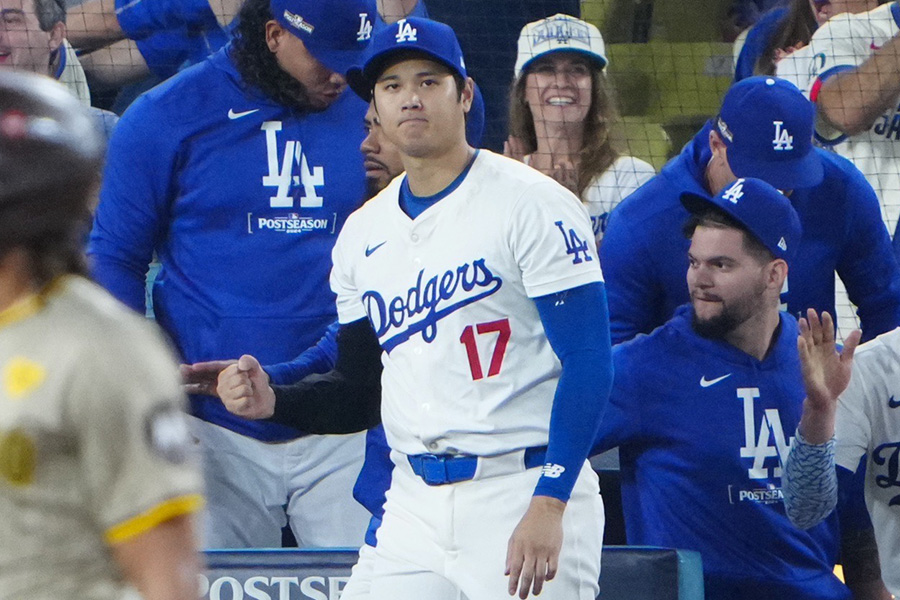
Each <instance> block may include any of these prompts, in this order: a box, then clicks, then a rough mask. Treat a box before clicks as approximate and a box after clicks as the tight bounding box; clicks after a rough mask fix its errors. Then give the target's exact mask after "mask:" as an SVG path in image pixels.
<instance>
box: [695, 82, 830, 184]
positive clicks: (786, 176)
mask: <svg viewBox="0 0 900 600" xmlns="http://www.w3.org/2000/svg"><path fill="white" fill-rule="evenodd" d="M815 112H816V111H815V107H814V106H813V105H812V103H811V102H810V101H809V100H807V99H806V98H805V97H804V96H803V94H802V93H801V92H800V90H799V89H797V87H796V86H795V85H794V84H792V83H790V82H789V81H786V80H784V79H778V78H777V77H748V78H746V79H742V80H741V81H739V82H737V83H736V84H734V85H733V86H731V88H730V89H729V90H728V92H727V93H726V94H725V98H724V100H723V101H722V108H721V109H720V111H719V116H718V117H716V119H715V122H714V123H713V127H714V129H715V130H716V131H717V132H718V133H719V136H720V137H721V138H722V140H723V141H724V142H725V145H726V146H727V147H728V165H729V166H730V167H731V170H732V172H733V173H734V174H735V175H737V176H738V177H757V178H759V179H762V180H763V181H765V182H767V183H769V184H771V185H773V186H775V187H776V188H778V189H780V190H793V189H796V188H808V187H813V186H815V185H818V184H819V183H820V182H821V181H822V178H823V177H824V169H823V167H822V160H821V159H820V158H819V156H818V155H817V154H816V152H815V148H814V147H813V143H812V139H813V128H814V119H815Z"/></svg>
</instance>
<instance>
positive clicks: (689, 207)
mask: <svg viewBox="0 0 900 600" xmlns="http://www.w3.org/2000/svg"><path fill="white" fill-rule="evenodd" d="M681 203H683V209H684V212H685V213H686V214H688V213H690V214H689V216H688V217H685V220H686V224H685V226H684V235H685V236H686V239H687V241H688V243H689V249H688V251H687V252H685V255H686V258H687V262H688V266H687V267H686V268H685V270H684V271H683V272H682V274H681V277H682V279H683V280H684V281H685V283H686V287H687V288H688V290H689V291H690V303H689V304H686V305H684V306H682V307H679V308H678V310H677V312H676V313H675V316H674V317H672V318H671V319H670V320H669V321H668V322H666V323H665V324H664V325H662V326H661V327H658V328H657V329H656V330H654V331H653V333H651V334H650V335H639V336H637V337H636V338H635V339H633V340H631V341H629V342H625V343H623V344H619V345H618V346H616V347H615V348H614V350H613V361H614V362H613V364H614V368H615V373H616V376H615V379H614V382H613V389H612V392H611V393H610V397H609V408H608V410H607V413H606V415H604V418H603V422H602V423H601V426H600V433H599V435H598V446H597V448H596V449H597V450H607V449H609V448H613V447H619V455H620V460H621V472H622V500H623V502H622V505H623V508H624V513H625V525H626V533H627V537H628V543H629V544H633V545H649V546H664V547H672V548H684V549H688V550H696V551H698V552H699V553H700V555H701V557H702V559H703V574H704V583H705V594H706V598H707V599H708V600H743V599H746V600H750V599H752V598H792V599H794V600H839V599H840V600H848V599H849V598H851V597H852V595H851V593H850V590H849V589H847V588H846V587H845V586H844V585H843V584H842V583H841V582H840V581H839V580H838V579H837V578H836V577H835V576H834V574H833V573H832V564H833V563H832V561H833V549H834V543H833V538H832V535H833V531H832V529H830V526H829V524H822V525H819V526H817V527H815V528H813V529H810V530H808V531H804V530H801V529H798V528H796V527H794V526H793V525H792V524H791V522H790V521H789V520H788V517H787V515H786V514H785V508H784V501H783V496H782V491H781V477H782V469H781V464H782V461H783V460H785V459H786V458H787V455H788V450H789V448H790V445H791V443H792V442H793V436H792V433H793V432H794V430H795V428H796V427H797V424H798V423H799V421H800V415H801V408H802V406H803V397H804V395H805V393H804V389H803V380H802V377H801V374H800V359H799V355H798V353H797V335H798V325H797V320H796V319H795V318H794V317H792V316H791V315H789V314H787V313H785V312H783V311H779V304H780V299H779V295H780V292H781V290H782V287H783V285H784V282H785V281H786V280H787V279H789V278H790V275H791V272H792V269H793V264H794V261H795V260H796V259H797V252H798V251H800V249H801V248H802V239H803V235H804V234H805V232H803V231H802V230H801V226H800V218H799V217H798V215H797V211H795V210H794V208H793V207H792V206H791V202H790V201H789V200H788V198H786V197H785V196H784V195H782V194H781V193H780V192H779V191H778V190H776V189H774V188H773V187H772V186H770V185H768V184H766V183H765V182H763V181H761V180H759V179H751V178H747V179H738V180H736V181H734V182H733V183H731V184H730V185H729V186H727V187H725V188H724V189H723V190H722V191H721V193H719V194H718V195H716V196H715V197H714V198H712V199H710V198H708V197H707V196H705V195H699V194H691V193H687V194H684V195H682V197H681ZM603 243H604V244H606V243H607V242H606V241H605V240H604V242H603ZM685 274H686V276H685ZM834 519H835V517H834V516H832V517H831V521H832V524H833V523H834Z"/></svg>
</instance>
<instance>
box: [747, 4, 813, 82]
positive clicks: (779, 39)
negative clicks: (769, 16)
mask: <svg viewBox="0 0 900 600" xmlns="http://www.w3.org/2000/svg"><path fill="white" fill-rule="evenodd" d="M818 27H819V24H818V23H817V22H816V15H815V14H813V11H812V7H810V5H809V0H792V2H791V6H790V8H788V12H787V14H786V15H785V16H784V17H783V18H782V19H781V20H780V21H779V22H778V25H777V26H776V27H775V31H773V32H772V35H771V36H769V39H768V40H766V45H765V46H764V47H763V51H762V53H761V54H760V55H759V58H757V59H756V64H755V65H754V66H753V72H754V73H755V74H756V75H774V74H775V53H776V52H777V51H778V50H782V49H784V48H791V47H793V46H797V45H803V46H805V45H806V44H808V43H809V41H810V40H811V39H812V36H813V33H815V31H816V29H818Z"/></svg>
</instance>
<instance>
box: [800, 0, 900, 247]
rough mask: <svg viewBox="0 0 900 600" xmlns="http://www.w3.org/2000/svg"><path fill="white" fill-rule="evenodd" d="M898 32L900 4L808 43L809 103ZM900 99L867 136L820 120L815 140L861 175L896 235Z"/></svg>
mask: <svg viewBox="0 0 900 600" xmlns="http://www.w3.org/2000/svg"><path fill="white" fill-rule="evenodd" d="M898 31H900V5H898V4H897V2H890V3H888V4H883V5H882V6H879V7H878V8H876V9H875V10H872V11H869V12H867V13H862V14H857V15H854V14H850V13H846V14H842V15H837V16H836V17H834V18H832V19H831V20H830V21H828V23H826V24H825V25H823V26H822V27H821V28H820V29H819V30H818V31H816V33H815V34H814V35H813V38H812V41H811V42H810V55H811V59H810V61H811V62H810V64H809V72H810V74H811V75H812V76H811V77H810V78H809V89H808V92H809V98H810V100H812V101H813V102H815V101H816V99H817V98H818V92H819V89H820V88H821V86H822V84H823V82H824V81H826V80H827V79H828V78H829V77H830V76H832V75H836V74H839V73H840V72H841V71H846V70H849V69H853V68H856V67H858V66H859V65H861V64H862V63H863V62H865V61H866V59H868V58H869V56H871V55H872V53H873V52H875V51H876V50H878V49H879V48H881V46H882V45H884V44H885V43H887V42H888V41H890V40H891V38H893V37H894V36H895V35H896V34H897V32H898ZM898 104H900V98H898V99H896V100H895V102H894V104H893V105H892V106H891V107H890V109H889V110H888V111H887V112H885V113H884V114H883V115H882V116H880V117H878V118H877V119H876V120H875V122H874V123H872V125H871V126H870V127H869V129H868V131H866V132H864V133H860V134H858V135H855V136H852V137H846V136H844V135H843V134H841V132H839V131H835V130H834V129H833V128H831V127H829V126H828V125H827V124H825V123H823V122H822V121H821V120H820V122H819V123H818V124H817V131H816V134H817V137H818V138H820V141H822V142H824V143H826V144H828V145H832V146H833V147H834V150H835V151H836V152H837V153H838V154H840V155H841V156H843V157H844V158H847V159H849V160H850V161H852V162H853V164H855V165H856V167H857V168H858V169H859V170H860V171H862V172H863V174H864V175H865V176H866V179H867V180H868V181H869V183H870V184H871V185H872V187H873V188H875V192H876V193H877V194H878V199H879V201H880V202H881V212H882V218H883V219H884V221H885V224H886V225H887V227H888V231H889V232H890V234H891V235H892V236H893V235H894V231H895V229H896V227H897V220H898V217H900V110H898Z"/></svg>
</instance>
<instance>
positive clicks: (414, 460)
mask: <svg viewBox="0 0 900 600" xmlns="http://www.w3.org/2000/svg"><path fill="white" fill-rule="evenodd" d="M546 454H547V446H535V447H533V448H526V449H525V456H524V463H525V468H526V469H532V468H534V467H540V466H541V465H543V464H544V457H545V456H546ZM491 458H492V457H485V456H466V455H459V454H410V455H408V456H407V459H408V460H409V465H410V466H411V467H412V470H413V473H415V474H416V475H418V476H419V477H421V478H422V480H423V481H424V482H425V483H426V484H428V485H446V484H448V483H457V482H460V481H469V480H471V479H474V478H475V472H476V470H477V469H478V461H485V460H491Z"/></svg>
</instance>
